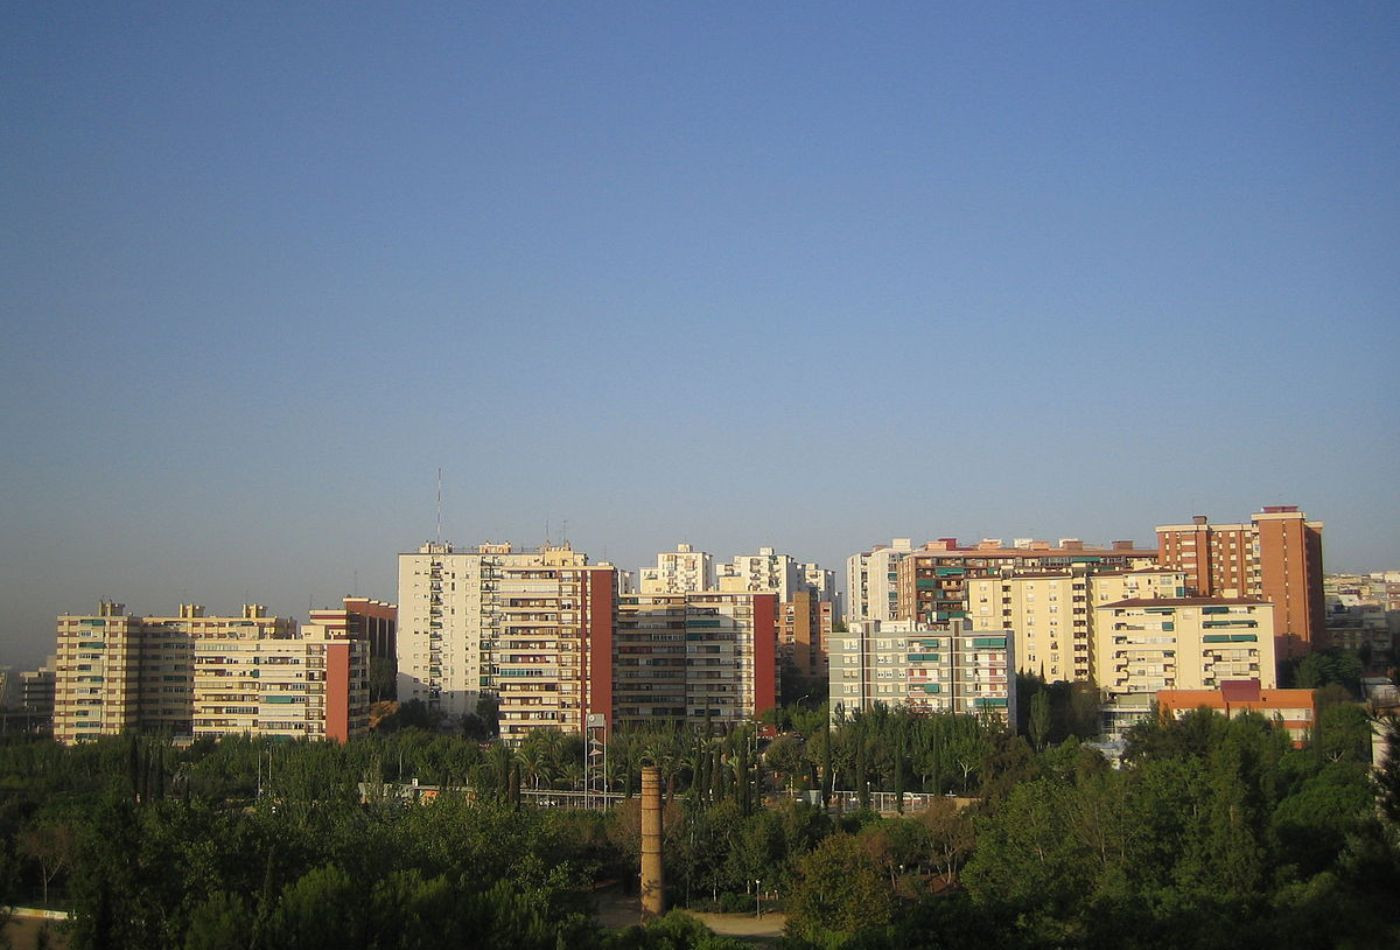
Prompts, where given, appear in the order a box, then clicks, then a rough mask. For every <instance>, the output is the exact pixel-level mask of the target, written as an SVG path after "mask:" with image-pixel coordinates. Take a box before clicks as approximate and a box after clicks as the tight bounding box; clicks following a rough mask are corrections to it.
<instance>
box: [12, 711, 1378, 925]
mask: <svg viewBox="0 0 1400 950" xmlns="http://www.w3.org/2000/svg"><path fill="white" fill-rule="evenodd" d="M1032 686H1033V687H1034V684H1032ZM1032 695H1037V693H1034V692H1033V693H1032ZM1044 695H1046V696H1047V698H1046V700H1045V704H1046V705H1047V706H1050V705H1052V704H1051V703H1050V698H1049V695H1048V694H1044ZM1066 699H1068V700H1069V701H1063V702H1062V700H1066ZM1028 714H1029V711H1028ZM1072 717H1073V702H1072V697H1060V699H1057V700H1055V703H1054V704H1053V706H1052V708H1051V710H1050V718H1051V722H1049V723H1048V724H1042V728H1041V729H1040V730H1039V738H1038V741H1036V742H1031V741H1028V740H1027V739H1025V738H1022V737H1020V736H1017V735H1013V734H1011V733H1010V732H1009V731H1007V730H1006V729H1004V728H1002V727H1001V726H1000V725H999V724H997V723H995V722H994V721H991V720H982V719H975V718H969V717H960V716H951V715H938V716H919V715H913V714H911V713H909V712H908V711H905V710H899V709H896V710H891V709H886V708H883V707H876V708H875V709H873V710H872V711H870V712H868V713H862V714H860V715H854V716H849V717H843V718H842V719H841V720H840V721H839V722H837V723H836V724H834V725H832V724H830V723H829V722H828V719H827V716H826V712H825V710H824V709H820V708H819V709H816V710H810V709H807V710H804V709H802V708H801V707H793V708H790V709H787V710H782V711H779V712H778V713H777V714H776V715H775V716H773V717H772V722H771V725H772V727H773V730H775V731H777V732H778V734H777V736H776V737H773V738H766V737H764V736H761V735H760V734H759V732H760V730H759V729H758V728H757V727H756V726H755V725H753V724H749V725H745V726H743V727H739V728H733V729H728V730H721V729H718V728H713V729H709V730H706V729H705V728H704V727H701V728H695V729H684V728H676V727H673V726H668V725H665V724H661V725H659V726H657V727H656V728H653V729H648V730H644V731H637V732H633V733H622V734H617V735H615V736H613V737H612V738H611V740H610V742H609V747H608V769H607V773H606V775H605V779H606V783H607V785H608V787H609V788H610V789H612V790H613V791H615V792H617V793H619V794H620V795H621V796H622V802H621V803H620V804H618V805H617V806H616V807H613V808H611V809H609V810H608V811H606V812H604V813H596V812H576V811H566V810H562V809H546V808H534V807H531V806H530V805H528V804H525V803H523V802H522V801H521V795H520V791H521V790H522V789H524V788H538V789H541V790H543V789H549V788H559V789H564V788H570V787H574V788H576V787H578V783H579V782H580V781H581V778H582V771H583V762H584V751H585V750H584V746H583V743H582V741H581V740H579V739H578V738H577V737H569V736H563V735H560V734H557V733H546V732H541V733H537V734H535V735H533V736H531V737H530V739H529V740H528V741H527V742H525V743H524V744H523V745H521V746H520V747H519V748H514V749H511V748H507V747H506V746H504V745H501V744H500V743H499V742H491V741H484V742H483V741H476V740H471V739H467V738H464V737H462V736H460V735H444V734H441V733H436V732H431V731H426V730H421V729H417V728H404V729H400V730H398V731H395V732H391V733H381V734H374V735H370V736H367V737H364V738H362V739H356V740H354V741H352V742H350V743H348V744H346V745H344V746H339V745H335V744H330V743H304V742H302V743H287V744H277V743H271V742H264V741H257V740H250V739H240V738H230V739H224V740H222V741H220V742H214V741H211V740H201V741H198V742H195V743H193V744H192V745H190V746H189V747H186V748H176V747H174V746H172V744H171V743H170V742H169V741H167V740H165V739H163V738H161V737H157V736H137V735H129V736H122V737H114V738H109V739H104V740H101V741H97V742H93V743H88V744H83V745H80V746H76V747H72V748H65V747H60V746H58V745H56V744H53V743H52V742H47V741H36V740H34V739H33V738H32V737H24V738H15V739H11V740H9V741H7V742H5V743H4V744H0V887H2V888H3V896H4V898H5V901H6V902H7V903H25V902H29V901H34V900H44V899H45V898H47V899H48V900H50V901H52V902H54V903H57V904H60V905H61V906H65V907H67V908H69V909H70V910H71V911H72V912H73V920H72V923H71V925H70V933H69V938H70V940H71V943H72V945H73V946H75V947H79V948H83V947H126V946H133V947H134V946H142V947H146V946H172V947H179V946H184V947H192V948H193V947H197V948H222V947H230V948H231V947H240V948H249V947H321V946H326V947H330V946H335V947H385V948H387V947H405V948H407V947H420V946H421V947H426V946H457V945H463V946H467V945H470V946H486V947H492V946H502V947H504V946H512V947H516V946H518V947H546V946H548V947H555V946H561V945H563V946H570V947H650V946H667V947H680V946H722V945H724V943H725V942H724V941H721V940H719V939H718V938H713V937H711V936H707V935H706V932H705V931H704V929H703V927H699V926H698V924H696V922H695V921H693V920H687V919H685V918H684V917H681V916H673V917H671V918H669V919H668V920H666V921H664V922H663V923H661V924H658V925H654V926H653V927H651V928H648V929H646V930H641V929H631V930H625V931H615V932H608V931H605V930H603V929H602V928H600V927H599V926H598V925H597V923H596V922H595V918H594V915H593V909H594V906H595V905H596V902H597V900H598V899H599V895H600V894H605V893H610V892H611V891H616V890H621V891H623V892H628V891H631V892H635V888H636V873H637V859H638V854H639V849H640V834H639V828H640V815H639V808H638V803H637V801H636V799H635V798H634V797H629V796H630V795H634V794H635V793H636V790H637V788H638V787H639V782H638V780H637V775H638V773H639V771H640V768H641V766H642V765H643V764H655V765H657V766H659V767H660V768H661V770H662V775H663V780H664V784H665V796H666V805H665V808H664V812H663V815H664V818H663V827H664V833H665V855H666V864H667V883H668V890H669V899H670V903H671V904H672V905H674V906H677V907H682V908H685V907H689V908H693V909H727V910H742V911H746V912H752V910H753V909H754V908H755V906H756V904H757V903H758V902H760V901H761V902H763V903H764V905H765V906H768V907H770V908H772V909H783V910H785V911H786V912H787V914H788V936H787V938H786V940H787V942H788V943H789V944H790V945H791V946H793V947H805V946H835V945H851V946H865V947H885V946H889V947H896V946H899V947H904V946H929V947H934V946H943V947H961V946H987V945H990V944H1001V945H1006V946H1045V947H1051V946H1055V947H1081V946H1082V947H1100V946H1105V947H1106V946H1114V947H1118V946H1127V947H1133V946H1139V947H1156V946H1164V945H1168V944H1170V945H1172V946H1181V945H1184V946H1200V947H1212V946H1222V947H1224V946H1241V945H1243V946H1255V945H1260V946H1262V945H1264V944H1265V943H1267V942H1272V943H1275V944H1280V943H1281V944H1284V945H1293V946H1298V945H1316V946H1332V945H1336V946H1345V945H1356V946H1360V945H1366V946H1377V945H1389V944H1397V943H1400V929H1397V924H1398V921H1397V910H1396V907H1395V901H1394V900H1393V897H1394V894H1395V893H1398V892H1400V832H1397V827H1400V825H1398V824H1397V820H1398V819H1400V750H1397V754H1396V755H1395V757H1393V758H1392V759H1391V762H1390V764H1389V765H1388V766H1387V767H1386V768H1385V769H1383V770H1381V771H1379V772H1378V773H1376V776H1375V777H1373V776H1372V774H1371V769H1370V768H1369V765H1368V763H1369V735H1370V723H1369V722H1368V720H1367V719H1366V716H1365V712H1364V710H1363V709H1362V708H1361V707H1360V706H1356V705H1352V704H1345V703H1337V704H1334V705H1332V706H1330V707H1328V708H1327V709H1326V710H1325V711H1324V713H1323V715H1322V717H1321V718H1320V721H1319V727H1318V730H1317V731H1316V734H1315V735H1314V736H1313V737H1312V741H1311V742H1309V743H1308V744H1307V745H1306V746H1304V747H1302V748H1295V747H1294V746H1293V744H1292V743H1291V742H1290V741H1289V739H1288V737H1287V735H1286V734H1285V733H1283V732H1282V731H1280V730H1278V729H1277V728H1275V727H1274V726H1273V725H1272V724H1271V723H1269V722H1268V721H1266V720H1264V719H1263V718H1261V717H1257V716H1243V717H1239V718H1236V719H1230V720H1227V719H1224V718H1222V717H1220V716H1217V715H1214V714H1211V713H1208V712H1199V713H1193V714H1191V715H1188V716H1186V717H1185V718H1184V719H1182V720H1180V721H1170V722H1156V721H1153V722H1149V723H1145V724H1143V725H1142V726H1139V727H1137V728H1136V729H1135V730H1134V732H1133V733H1132V734H1131V736H1130V740H1129V743H1128V747H1127V752H1126V754H1125V756H1124V764H1123V767H1122V768H1121V769H1118V770H1115V769H1112V768H1110V767H1109V766H1108V764H1107V763H1106V762H1105V761H1104V759H1103V758H1102V757H1101V756H1100V755H1099V754H1098V753H1097V752H1095V751H1093V750H1091V749H1089V748H1087V747H1085V746H1083V745H1082V744H1081V743H1080V742H1079V741H1078V740H1077V739H1076V738H1074V737H1073V736H1072V735H1069V734H1065V733H1066V732H1067V731H1068V730H1069V729H1070V728H1072V726H1073V721H1072ZM1393 743H1394V739H1393V738H1392V744H1393ZM413 778H417V779H418V780H419V781H420V782H421V783H423V784H435V785H441V786H445V787H451V788H459V789H460V788H465V789H466V791H459V792H444V793H443V794H442V795H440V796H439V797H438V798H437V799H436V800H435V801H434V802H433V803H432V804H430V805H412V806H409V805H405V804H403V803H402V802H401V801H399V800H398V799H397V798H392V797H375V796H373V795H371V796H369V798H368V800H365V799H364V798H362V795H361V792H360V789H361V785H362V783H363V784H364V785H365V786H366V787H370V788H373V787H375V786H376V784H382V783H394V782H401V781H403V782H406V781H408V780H410V779H413ZM804 788H805V789H807V790H809V791H810V792H811V793H812V794H811V795H810V796H807V797H806V799H805V800H796V799H794V798H792V797H789V796H788V794H787V793H788V792H789V791H790V790H791V791H797V790H800V789H804ZM871 790H883V791H895V790H900V791H911V792H912V791H924V792H927V793H930V794H934V795H935V797H934V798H933V804H932V805H931V807H928V808H927V809H921V810H920V811H918V813H912V811H911V813H910V814H908V815H904V816H898V815H893V816H885V817H881V816H879V815H877V814H875V813H874V812H873V811H871V810H870V809H869V808H868V807H865V806H866V805H867V804H868V800H867V799H866V795H868V793H869V792H870V791H871ZM841 793H844V794H841ZM948 793H953V794H951V795H950V794H948ZM823 797H825V798H826V799H827V801H828V802H829V803H830V806H831V807H823V806H822V805H821V804H820V802H821V800H822V799H823ZM811 799H815V800H816V801H817V802H818V804H809V803H808V801H809V800H811ZM852 799H853V800H854V801H851V800H852ZM605 899H606V898H605Z"/></svg>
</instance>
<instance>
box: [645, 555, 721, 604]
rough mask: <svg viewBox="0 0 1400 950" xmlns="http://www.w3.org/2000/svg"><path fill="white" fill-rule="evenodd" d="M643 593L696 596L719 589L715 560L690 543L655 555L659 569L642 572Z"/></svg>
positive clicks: (654, 568)
mask: <svg viewBox="0 0 1400 950" xmlns="http://www.w3.org/2000/svg"><path fill="white" fill-rule="evenodd" d="M639 577H640V580H641V588H640V590H641V593H643V594H693V593H699V592H700V591H706V590H716V589H718V588H717V585H716V582H715V559H714V557H712V556H711V555H709V554H707V553H705V552H704V551H697V550H695V548H694V547H693V546H691V545H689V544H678V545H676V549H675V550H674V551H663V552H661V553H660V554H658V555H657V556H656V567H644V568H642V569H641V571H640V572H639Z"/></svg>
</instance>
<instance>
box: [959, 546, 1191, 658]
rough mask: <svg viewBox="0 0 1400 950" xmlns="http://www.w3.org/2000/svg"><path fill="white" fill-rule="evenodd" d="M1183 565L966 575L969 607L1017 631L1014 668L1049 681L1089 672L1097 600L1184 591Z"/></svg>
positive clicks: (975, 617) (974, 617) (990, 624)
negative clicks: (1171, 568) (1170, 568)
mask: <svg viewBox="0 0 1400 950" xmlns="http://www.w3.org/2000/svg"><path fill="white" fill-rule="evenodd" d="M1185 593H1186V591H1185V579H1184V575H1183V574H1182V572H1180V571H1165V570H1158V569H1151V568H1149V569H1144V570H1135V571H1126V570H1101V569H1097V568H1096V567H1095V566H1094V565H1092V564H1076V565H1073V566H1071V567H1069V568H1065V569H1062V570H1058V571H1030V572H1026V573H1020V574H1018V573H1013V572H1012V570H1011V569H1003V573H1002V574H1001V575H1000V576H997V577H979V578H974V579H971V580H968V581H967V613H968V617H969V618H970V621H971V622H972V623H973V624H975V625H976V626H977V627H978V628H979V629H984V630H986V629H995V628H997V627H1001V628H1003V629H1006V630H1010V631H1014V636H1015V638H1016V662H1017V670H1018V671H1019V672H1022V673H1029V674H1034V675H1037V676H1042V677H1044V678H1045V680H1046V681H1047V682H1051V683H1053V682H1057V681H1061V680H1064V681H1068V682H1075V683H1087V682H1092V681H1093V680H1094V659H1095V652H1096V651H1095V647H1096V643H1095V619H1096V614H1095V611H1094V608H1095V607H1097V606H1099V605H1102V604H1106V603H1112V602H1115V601H1120V600H1129V599H1135V598H1159V597H1181V596H1183V595H1184V594H1185Z"/></svg>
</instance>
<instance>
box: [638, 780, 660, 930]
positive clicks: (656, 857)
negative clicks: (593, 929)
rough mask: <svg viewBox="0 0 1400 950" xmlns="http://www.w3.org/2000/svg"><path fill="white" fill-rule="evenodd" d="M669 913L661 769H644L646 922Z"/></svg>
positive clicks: (643, 905) (643, 815)
mask: <svg viewBox="0 0 1400 950" xmlns="http://www.w3.org/2000/svg"><path fill="white" fill-rule="evenodd" d="M664 913H666V894H665V879H664V876H663V871H662V865H661V770H660V769H659V768H657V767H656V766H654V765H648V766H645V767H644V768H643V769H642V921H643V922H646V921H649V920H655V919H656V918H658V917H660V916H661V915H662V914H664Z"/></svg>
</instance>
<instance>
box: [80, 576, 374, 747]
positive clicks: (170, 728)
mask: <svg viewBox="0 0 1400 950" xmlns="http://www.w3.org/2000/svg"><path fill="white" fill-rule="evenodd" d="M124 610H125V607H124V605H122V604H119V603H113V602H109V601H103V602H102V603H101V604H100V605H99V608H98V612H97V613H96V614H93V615H88V616H76V615H64V616H61V617H59V618H58V652H57V655H56V670H55V682H54V737H55V738H56V739H58V740H59V741H60V742H68V743H71V742H76V741H78V740H81V739H87V738H94V737H97V736H103V735H118V734H120V733H122V732H123V731H126V730H128V729H140V730H143V731H153V732H165V733H168V734H171V735H194V736H201V735H214V736H219V735H230V734H244V733H247V734H252V735H281V736H287V737H289V738H293V737H294V738H301V737H307V738H332V739H338V740H340V741H344V740H345V739H346V738H348V737H349V736H350V735H352V734H353V733H354V732H357V731H360V730H362V729H363V728H364V726H365V725H366V724H367V721H368V691H367V690H368V683H367V655H368V647H367V645H366V644H364V643H362V642H360V641H349V640H337V639H334V638H333V637H330V636H328V635H327V634H326V633H325V631H323V630H321V629H320V628H315V627H311V628H309V629H308V631H307V636H302V635H300V634H299V633H298V631H297V625H296V622H295V621H293V620H291V619H288V618H285V617H269V616H267V611H266V609H265V608H264V607H263V606H262V605H260V604H245V605H244V606H243V609H242V612H241V614H240V615H239V616H237V617H218V616H209V615H207V614H206V613H205V610H204V608H203V607H201V606H200V605H198V604H182V605H181V606H180V609H179V612H178V614H177V615H176V616H174V617H139V616H133V615H130V614H126V613H124Z"/></svg>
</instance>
